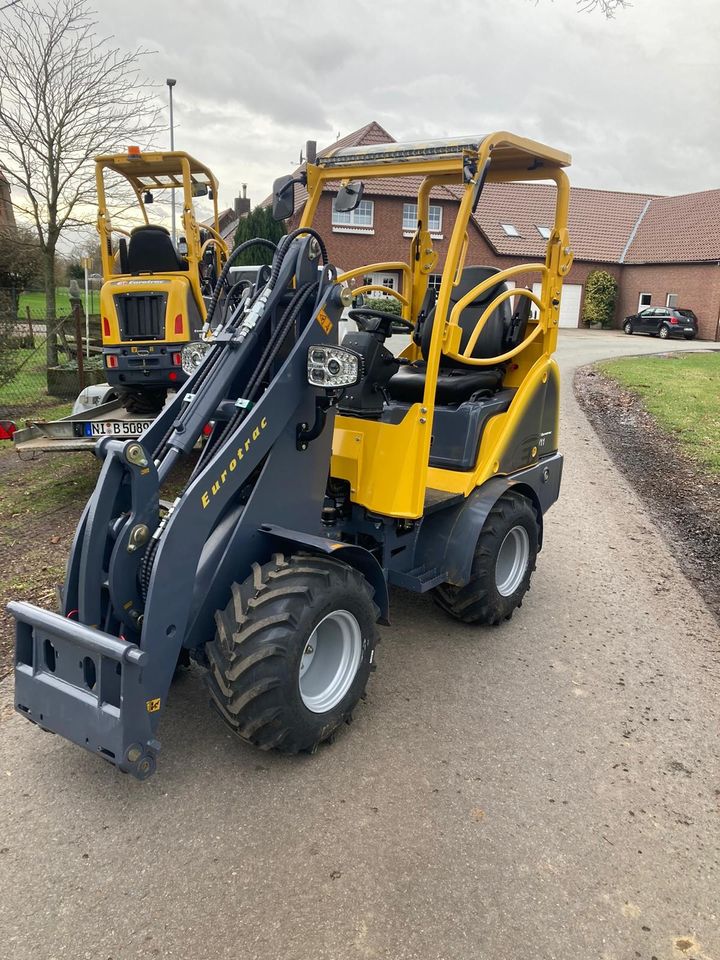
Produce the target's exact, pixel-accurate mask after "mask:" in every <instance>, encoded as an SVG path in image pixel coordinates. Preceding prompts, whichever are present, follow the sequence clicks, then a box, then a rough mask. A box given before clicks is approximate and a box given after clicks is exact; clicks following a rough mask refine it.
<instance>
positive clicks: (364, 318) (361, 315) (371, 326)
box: [348, 307, 415, 337]
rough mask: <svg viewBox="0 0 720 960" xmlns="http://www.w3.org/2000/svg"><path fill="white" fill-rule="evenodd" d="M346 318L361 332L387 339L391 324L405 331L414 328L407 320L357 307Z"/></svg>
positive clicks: (380, 311) (391, 314) (390, 331)
mask: <svg viewBox="0 0 720 960" xmlns="http://www.w3.org/2000/svg"><path fill="white" fill-rule="evenodd" d="M348 317H349V318H350V320H354V321H355V323H356V324H357V325H358V327H359V328H360V329H361V330H366V331H367V332H368V333H380V334H382V336H383V337H389V336H391V334H392V326H393V324H399V325H400V326H401V327H405V329H406V330H411V331H412V330H414V329H415V327H414V325H413V324H412V323H410V321H409V320H405V319H404V318H403V317H398V316H396V315H395V314H394V313H386V312H385V311H384V310H373V309H371V308H370V307H357V308H356V309H355V310H348Z"/></svg>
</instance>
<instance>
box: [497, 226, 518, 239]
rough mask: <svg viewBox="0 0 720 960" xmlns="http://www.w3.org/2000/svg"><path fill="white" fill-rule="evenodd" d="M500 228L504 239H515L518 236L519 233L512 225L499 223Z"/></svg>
mask: <svg viewBox="0 0 720 960" xmlns="http://www.w3.org/2000/svg"><path fill="white" fill-rule="evenodd" d="M500 226H501V227H502V228H503V231H504V233H505V236H506V237H515V238H516V239H517V238H518V237H519V236H520V231H519V230H518V228H517V227H516V226H515V224H514V223H501V224H500Z"/></svg>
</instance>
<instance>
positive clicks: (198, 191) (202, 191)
mask: <svg viewBox="0 0 720 960" xmlns="http://www.w3.org/2000/svg"><path fill="white" fill-rule="evenodd" d="M192 195H193V196H194V197H206V196H207V195H208V188H207V184H206V183H194V184H193V185H192Z"/></svg>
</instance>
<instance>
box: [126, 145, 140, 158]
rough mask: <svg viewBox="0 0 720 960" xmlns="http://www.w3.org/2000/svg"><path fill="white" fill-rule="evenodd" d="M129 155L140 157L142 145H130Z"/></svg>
mask: <svg viewBox="0 0 720 960" xmlns="http://www.w3.org/2000/svg"><path fill="white" fill-rule="evenodd" d="M128 156H129V157H139V156H140V147H135V146H130V147H128Z"/></svg>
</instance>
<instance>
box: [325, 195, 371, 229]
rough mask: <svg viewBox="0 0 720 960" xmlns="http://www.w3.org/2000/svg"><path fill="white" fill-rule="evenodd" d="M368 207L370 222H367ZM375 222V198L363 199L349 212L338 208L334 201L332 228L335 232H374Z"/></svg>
mask: <svg viewBox="0 0 720 960" xmlns="http://www.w3.org/2000/svg"><path fill="white" fill-rule="evenodd" d="M363 208H364V211H365V216H364V218H363V220H360V219H359V218H360V217H361V216H362V214H361V210H363ZM368 208H369V213H370V222H369V223H367V222H366V219H367V211H368ZM374 224H375V202H374V201H373V200H361V201H360V203H359V204H358V205H357V207H356V208H355V209H354V210H349V211H348V212H347V213H345V212H341V211H339V210H336V209H335V204H334V203H333V208H332V228H333V231H334V232H335V233H343V232H347V233H374V232H375V230H374Z"/></svg>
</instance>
